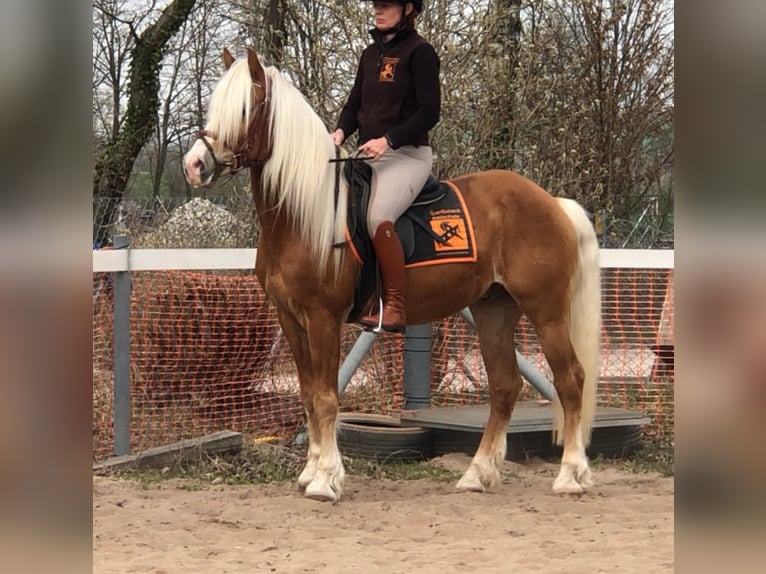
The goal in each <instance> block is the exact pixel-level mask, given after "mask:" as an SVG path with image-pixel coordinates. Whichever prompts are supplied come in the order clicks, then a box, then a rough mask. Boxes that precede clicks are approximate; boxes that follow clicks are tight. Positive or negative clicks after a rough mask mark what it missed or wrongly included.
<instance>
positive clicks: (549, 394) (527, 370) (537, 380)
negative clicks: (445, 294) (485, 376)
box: [460, 308, 556, 401]
mask: <svg viewBox="0 0 766 574" xmlns="http://www.w3.org/2000/svg"><path fill="white" fill-rule="evenodd" d="M460 314H461V315H462V316H463V319H465V320H466V322H467V323H468V324H469V325H470V326H471V327H473V328H474V329H475V328H476V323H474V320H473V315H471V310H470V309H467V308H466V309H463V310H462V311H460ZM514 350H515V352H516V362H517V363H518V365H519V372H520V373H521V376H522V377H524V378H525V379H526V380H527V381H529V384H531V385H532V386H533V387H534V388H535V389H537V390H538V392H539V393H540V394H541V395H543V396H544V397H545V398H546V399H548V400H549V401H552V400H553V399H554V397H555V396H556V388H555V387H554V386H553V384H551V382H550V381H549V380H548V379H546V378H545V376H544V375H543V374H542V373H540V372H539V371H537V370H536V369H535V367H534V365H532V363H530V362H529V361H528V360H527V359H526V358H525V357H524V356H523V355H522V354H521V353H519V351H518V350H517V349H514Z"/></svg>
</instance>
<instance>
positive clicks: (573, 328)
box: [553, 198, 601, 446]
mask: <svg viewBox="0 0 766 574" xmlns="http://www.w3.org/2000/svg"><path fill="white" fill-rule="evenodd" d="M558 201H559V205H560V206H561V208H562V209H563V210H564V212H565V213H566V214H567V216H568V217H569V219H570V220H571V221H572V224H573V225H574V227H575V230H576V231H577V252H578V264H577V272H576V273H575V276H574V277H573V279H572V292H571V295H570V303H571V305H570V315H569V336H570V338H571V340H572V346H573V347H574V350H575V354H576V355H577V358H578V359H579V361H580V364H581V365H582V368H583V370H584V371H585V382H584V385H583V395H582V412H581V413H580V428H581V433H582V441H583V446H588V444H589V443H590V436H591V426H592V424H593V417H594V416H595V414H596V390H597V389H596V387H597V384H598V376H599V360H600V353H601V351H600V342H601V265H600V262H599V247H598V238H597V237H596V233H595V231H594V230H593V225H591V222H590V220H589V219H588V215H587V214H586V212H585V210H584V209H583V208H582V206H581V205H580V204H579V203H577V202H576V201H574V200H572V199H566V198H558ZM554 402H555V403H556V415H555V417H554V431H553V436H554V437H555V440H556V443H557V444H561V441H562V440H563V434H564V433H563V432H562V431H563V428H564V413H563V410H562V409H561V404H560V403H559V402H558V401H554Z"/></svg>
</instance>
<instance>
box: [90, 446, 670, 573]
mask: <svg viewBox="0 0 766 574" xmlns="http://www.w3.org/2000/svg"><path fill="white" fill-rule="evenodd" d="M440 462H441V464H443V465H445V466H447V467H449V468H453V469H456V470H461V471H462V470H464V469H465V468H467V466H468V462H469V458H468V457H467V456H465V455H448V456H446V457H442V458H441V459H440ZM556 470H557V466H556V465H553V464H550V463H543V462H540V463H534V464H530V465H518V464H514V463H510V462H509V463H507V467H506V469H505V470H504V481H503V485H502V486H501V487H499V488H498V489H497V490H496V491H495V492H494V493H490V494H473V493H458V492H456V491H455V490H454V488H453V485H452V484H451V483H444V482H435V481H429V480H417V481H387V480H373V479H368V478H362V477H356V476H348V477H347V478H346V496H345V497H344V499H343V500H342V501H341V502H340V503H339V504H337V505H332V504H326V503H325V504H323V503H318V502H314V501H311V500H307V499H304V498H303V497H302V496H301V495H300V494H299V493H298V492H297V491H296V490H295V489H294V488H292V487H290V486H276V485H252V486H226V485H210V486H203V487H202V488H201V489H200V490H197V488H199V487H198V483H196V482H195V483H193V486H192V485H191V484H190V483H184V482H179V481H167V482H162V483H161V484H151V485H148V486H147V485H144V484H139V483H135V482H130V481H124V480H117V479H114V478H107V477H94V479H93V534H94V540H93V572H95V573H98V574H111V573H134V572H135V573H142V574H171V573H176V572H194V573H201V574H202V573H204V574H207V573H216V574H217V573H244V572H248V573H255V572H299V573H302V572H322V573H346V572H348V573H357V572H359V573H364V574H366V573H377V572H385V573H389V574H390V573H398V572H405V573H409V572H423V573H429V574H430V573H434V574H450V573H452V572H471V573H475V572H481V573H485V572H514V573H526V572H534V573H536V574H546V573H552V572H557V573H567V574H576V573H580V572H582V573H586V572H587V573H594V572H619V573H621V574H624V573H631V572H641V573H642V574H651V573H654V572H673V562H674V555H673V522H674V521H673V479H672V478H663V477H660V476H658V475H653V474H631V473H626V472H624V471H621V470H617V469H616V468H612V467H606V468H599V469H596V471H595V472H594V479H595V480H596V485H595V486H594V487H593V488H592V489H591V490H590V491H589V492H588V493H587V494H586V495H584V496H581V497H571V496H565V497H562V496H559V495H555V494H553V493H552V492H551V490H550V488H551V485H552V483H553V478H554V476H555V473H556Z"/></svg>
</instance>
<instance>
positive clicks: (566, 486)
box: [553, 478, 585, 494]
mask: <svg viewBox="0 0 766 574" xmlns="http://www.w3.org/2000/svg"><path fill="white" fill-rule="evenodd" d="M553 492H555V493H556V494H582V493H583V492H585V491H584V490H583V487H582V486H580V484H579V483H578V482H577V481H576V480H575V479H573V478H570V479H569V480H561V481H559V480H558V479H557V480H556V481H555V482H554V483H553Z"/></svg>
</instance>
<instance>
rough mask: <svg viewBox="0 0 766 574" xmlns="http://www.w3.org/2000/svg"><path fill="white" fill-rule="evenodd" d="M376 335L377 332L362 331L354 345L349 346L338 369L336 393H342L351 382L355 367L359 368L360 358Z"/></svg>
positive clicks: (362, 357)
mask: <svg viewBox="0 0 766 574" xmlns="http://www.w3.org/2000/svg"><path fill="white" fill-rule="evenodd" d="M377 336H378V334H377V333H373V332H372V331H362V333H361V334H360V335H359V338H358V339H357V340H356V343H354V346H353V347H351V350H350V351H349V352H348V355H346V358H345V359H344V361H343V364H342V365H341V366H340V369H338V395H342V394H343V391H345V390H346V387H347V386H348V384H349V383H350V382H351V377H352V376H353V375H354V372H355V371H356V370H357V368H359V365H360V364H361V363H362V360H363V359H364V357H365V355H366V354H367V351H369V350H370V347H371V346H372V344H373V343H374V342H375V338H376V337H377Z"/></svg>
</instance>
